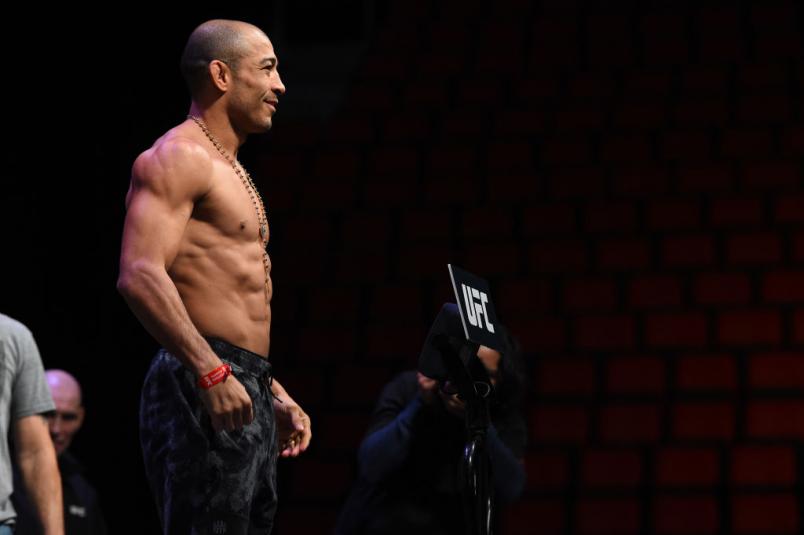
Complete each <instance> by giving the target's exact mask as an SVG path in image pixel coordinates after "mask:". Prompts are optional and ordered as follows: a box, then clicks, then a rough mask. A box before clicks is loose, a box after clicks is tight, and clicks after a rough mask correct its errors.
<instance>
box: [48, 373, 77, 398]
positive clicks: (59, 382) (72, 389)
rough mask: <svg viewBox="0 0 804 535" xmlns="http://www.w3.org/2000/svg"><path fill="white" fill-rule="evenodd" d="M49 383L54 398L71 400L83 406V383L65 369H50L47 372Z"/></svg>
mask: <svg viewBox="0 0 804 535" xmlns="http://www.w3.org/2000/svg"><path fill="white" fill-rule="evenodd" d="M45 375H46V376H47V384H48V385H49V386H50V392H51V394H52V395H53V397H54V398H57V397H58V398H60V399H62V400H65V401H70V402H72V403H74V404H75V406H77V407H78V406H81V385H79V384H78V381H77V380H76V378H75V377H73V376H72V375H70V374H69V373H67V372H66V371H64V370H48V371H47V372H45Z"/></svg>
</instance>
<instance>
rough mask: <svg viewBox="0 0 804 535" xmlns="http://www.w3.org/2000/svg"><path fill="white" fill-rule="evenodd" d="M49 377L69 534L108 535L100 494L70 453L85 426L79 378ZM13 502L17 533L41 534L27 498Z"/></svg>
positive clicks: (51, 417) (63, 374)
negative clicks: (74, 441)
mask: <svg viewBox="0 0 804 535" xmlns="http://www.w3.org/2000/svg"><path fill="white" fill-rule="evenodd" d="M45 375H46V377H47V382H48V385H49V386H50V393H51V395H52V396H53V402H54V403H55V405H56V410H55V411H54V412H53V413H51V414H50V415H49V416H48V424H49V427H50V436H51V438H52V439H53V446H54V447H55V449H56V455H57V456H58V461H59V471H60V473H61V481H62V494H63V496H64V530H65V533H66V535H105V534H106V523H105V522H104V519H103V515H102V513H101V510H100V506H99V504H98V496H97V493H96V492H95V489H94V488H93V487H92V485H90V483H89V482H88V481H87V480H86V478H85V477H84V474H83V472H84V469H83V467H82V466H81V464H80V463H79V462H78V460H76V458H75V457H74V456H73V455H72V454H71V453H70V452H69V451H68V448H69V447H70V444H71V443H72V441H73V438H74V437H75V435H76V433H78V430H79V429H81V425H82V424H83V423H84V406H83V403H82V400H81V398H82V396H81V385H80V384H79V383H78V381H77V380H76V379H75V377H73V376H72V375H70V374H69V373H67V372H65V371H63V370H47V372H45ZM14 488H15V489H17V488H20V487H18V486H15V487H14ZM13 500H14V507H15V508H16V509H17V510H18V512H19V516H18V519H17V533H19V534H21V535H26V534H31V535H33V534H37V533H41V526H40V525H39V523H38V521H37V520H36V518H35V517H34V516H33V515H32V513H33V510H32V508H31V506H30V503H29V501H28V499H27V496H25V495H24V494H22V493H18V492H16V491H15V494H14V496H13Z"/></svg>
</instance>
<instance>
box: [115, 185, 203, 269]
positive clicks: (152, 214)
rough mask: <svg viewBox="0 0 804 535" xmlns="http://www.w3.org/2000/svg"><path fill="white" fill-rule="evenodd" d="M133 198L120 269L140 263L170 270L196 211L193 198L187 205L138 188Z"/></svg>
mask: <svg viewBox="0 0 804 535" xmlns="http://www.w3.org/2000/svg"><path fill="white" fill-rule="evenodd" d="M135 181H136V179H132V190H131V194H130V197H129V203H128V211H127V212H126V221H125V225H124V227H123V243H122V251H121V255H120V266H121V268H125V267H128V266H131V265H132V264H134V263H136V262H138V261H145V262H149V263H154V264H159V265H164V266H165V268H167V267H169V266H170V264H171V263H172V262H173V259H174V258H175V257H176V253H177V252H178V249H179V242H180V240H181V236H182V234H183V233H184V229H185V227H186V226H187V221H189V219H190V215H191V214H192V211H193V201H192V199H191V198H189V197H188V198H187V199H185V200H184V201H183V202H176V200H175V199H167V198H165V197H164V196H163V195H160V194H159V193H158V192H155V191H154V190H153V189H151V188H149V187H147V186H143V185H138V184H135V183H134V182H135Z"/></svg>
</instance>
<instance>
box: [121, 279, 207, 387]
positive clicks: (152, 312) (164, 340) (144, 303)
mask: <svg viewBox="0 0 804 535" xmlns="http://www.w3.org/2000/svg"><path fill="white" fill-rule="evenodd" d="M117 288H118V290H119V291H120V293H121V294H122V295H123V297H124V298H125V300H126V302H127V303H128V305H129V307H130V308H131V310H132V311H133V312H134V315H135V316H137V318H138V319H139V320H140V322H141V323H142V325H143V326H144V327H145V329H146V330H147V331H148V332H149V333H150V334H151V336H153V337H154V338H155V339H156V340H157V341H158V342H159V343H160V344H162V346H163V347H165V349H167V350H168V351H170V352H171V353H172V354H174V355H176V357H178V359H179V360H180V361H181V362H182V364H184V365H185V366H186V367H187V368H189V369H190V370H193V371H194V372H195V373H196V375H203V374H205V373H207V372H209V371H210V370H212V369H214V368H216V367H218V366H220V364H221V360H220V358H219V357H218V356H217V355H215V353H214V352H213V351H212V349H211V348H210V347H209V344H208V343H207V342H206V340H204V337H203V336H201V334H200V333H199V332H198V329H197V328H196V327H195V325H193V322H192V320H191V319H190V315H189V314H188V313H187V308H186V307H185V306H184V303H183V302H182V300H181V296H180V295H179V291H178V290H177V289H176V285H175V284H174V283H173V281H172V280H171V279H170V277H169V276H168V274H167V272H166V271H164V269H159V268H156V267H152V266H143V267H139V268H130V269H128V270H126V271H125V272H122V273H121V275H120V278H119V279H118V282H117Z"/></svg>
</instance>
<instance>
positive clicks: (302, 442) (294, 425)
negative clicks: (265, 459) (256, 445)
mask: <svg viewBox="0 0 804 535" xmlns="http://www.w3.org/2000/svg"><path fill="white" fill-rule="evenodd" d="M280 399H281V400H282V401H281V403H280V402H279V400H278V399H274V413H275V414H276V435H277V440H278V441H279V455H280V456H282V457H298V456H299V454H300V453H302V452H304V451H305V450H306V449H307V447H308V446H309V445H310V439H311V438H312V436H313V432H312V429H311V425H310V417H309V416H307V413H305V412H304V411H303V410H302V408H301V407H300V406H299V404H298V403H296V402H295V401H293V400H292V399H291V398H290V396H283V397H282V398H280Z"/></svg>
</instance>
